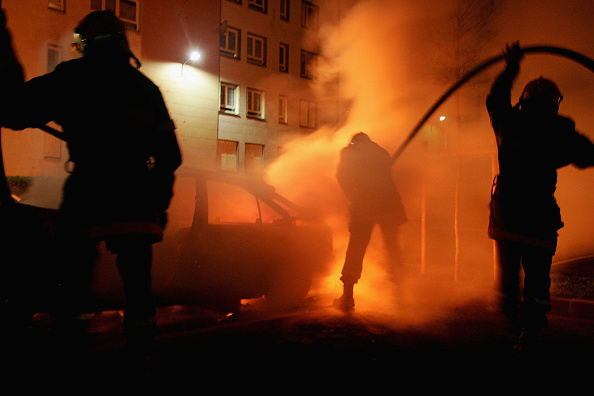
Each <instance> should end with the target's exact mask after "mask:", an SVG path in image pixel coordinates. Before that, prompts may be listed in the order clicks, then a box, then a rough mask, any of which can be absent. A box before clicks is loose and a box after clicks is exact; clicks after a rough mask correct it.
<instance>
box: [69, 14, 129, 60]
mask: <svg viewBox="0 0 594 396" xmlns="http://www.w3.org/2000/svg"><path fill="white" fill-rule="evenodd" d="M102 40H116V41H117V42H119V43H120V46H121V49H122V50H123V51H124V53H125V54H126V55H128V57H129V58H133V59H134V61H135V62H136V64H137V67H140V62H139V61H138V59H137V58H136V57H135V56H134V54H133V53H132V51H131V50H130V45H129V43H128V39H127V38H126V26H125V25H124V23H123V22H122V21H121V20H120V19H119V18H118V17H117V16H116V15H115V14H114V13H113V12H112V11H110V10H104V11H94V12H91V13H90V14H88V15H87V16H86V17H85V18H84V19H83V20H82V21H80V22H79V24H78V26H77V27H76V28H75V29H74V43H73V44H74V46H75V47H76V49H77V50H78V51H79V52H80V53H81V54H84V53H85V50H86V49H88V48H90V46H92V45H93V44H94V43H98V42H99V41H102Z"/></svg>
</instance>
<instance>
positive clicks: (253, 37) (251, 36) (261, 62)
mask: <svg viewBox="0 0 594 396" xmlns="http://www.w3.org/2000/svg"><path fill="white" fill-rule="evenodd" d="M250 41H251V43H250ZM256 42H260V46H261V52H262V53H261V56H257V55H256V54H254V52H255V50H256V45H255V44H256ZM266 46H267V43H266V37H264V36H260V35H258V34H255V33H248V34H247V48H246V58H247V62H248V63H250V64H253V65H256V66H263V67H266V52H267V51H266Z"/></svg>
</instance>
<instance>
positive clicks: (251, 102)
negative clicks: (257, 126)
mask: <svg viewBox="0 0 594 396" xmlns="http://www.w3.org/2000/svg"><path fill="white" fill-rule="evenodd" d="M256 95H258V97H257V98H256ZM245 103H246V105H245V108H246V116H247V117H249V118H255V119H258V120H264V119H265V116H266V115H265V111H264V110H265V104H266V97H265V92H264V91H262V90H261V89H256V88H247V89H246V101H245ZM256 104H257V107H256V106H255V105H256Z"/></svg>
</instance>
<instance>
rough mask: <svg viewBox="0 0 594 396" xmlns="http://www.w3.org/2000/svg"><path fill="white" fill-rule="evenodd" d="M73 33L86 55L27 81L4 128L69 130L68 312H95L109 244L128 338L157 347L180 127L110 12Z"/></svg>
mask: <svg viewBox="0 0 594 396" xmlns="http://www.w3.org/2000/svg"><path fill="white" fill-rule="evenodd" d="M75 32H76V34H75V39H76V41H77V43H78V49H79V51H80V52H81V53H82V54H83V56H82V57H81V58H78V59H73V60H69V61H66V62H63V63H61V64H59V65H58V66H57V67H56V69H55V70H54V71H53V72H50V73H48V74H45V75H42V76H39V77H36V78H33V79H31V80H30V81H28V82H26V83H25V82H22V81H21V82H22V84H21V85H20V86H19V87H18V88H13V91H14V92H11V95H5V98H6V97H7V96H9V98H10V99H9V100H4V101H3V103H2V109H1V110H0V111H1V112H2V113H1V116H0V122H1V123H2V126H5V127H8V128H12V129H16V130H22V129H24V128H27V127H36V126H42V125H45V124H46V123H48V122H50V121H55V122H56V123H58V124H60V125H61V126H62V128H63V131H64V132H63V133H64V136H65V140H66V141H67V145H68V151H69V155H70V161H69V164H70V166H69V167H70V168H71V174H70V175H69V177H68V179H67V181H66V182H65V185H64V189H63V199H62V202H61V205H60V208H59V210H58V215H57V241H58V243H59V247H60V253H61V254H63V258H64V260H62V261H63V262H64V267H63V269H62V273H61V279H62V286H63V287H62V289H63V290H64V296H65V298H64V299H63V301H62V302H63V305H62V309H63V310H64V311H65V312H66V313H69V312H80V311H81V310H84V309H85V307H87V306H86V305H85V304H87V303H88V298H89V289H88V286H89V283H90V278H91V272H92V268H93V263H94V261H95V258H96V256H97V246H98V245H97V243H98V242H99V241H105V244H106V247H107V249H108V250H110V251H111V252H112V253H114V254H117V258H116V263H117V267H118V270H119V272H120V275H121V277H122V280H123V283H124V291H125V295H126V311H125V316H124V334H125V336H126V337H127V338H128V341H129V342H130V343H131V344H134V343H137V344H138V345H140V344H145V343H147V342H149V343H150V340H151V339H152V337H153V336H154V335H155V334H156V330H157V327H156V319H155V301H154V297H153V293H152V287H151V264H152V244H153V243H155V242H158V241H160V240H161V239H162V235H163V228H164V227H165V224H166V212H165V211H166V210H167V208H168V205H169V201H170V199H171V197H172V187H173V181H174V175H173V172H174V171H175V170H176V168H177V167H178V166H179V165H180V164H181V154H180V150H179V146H178V143H177V138H176V135H175V126H174V124H173V122H172V120H171V118H170V116H169V114H168V110H167V108H166V106H165V103H164V101H163V98H162V95H161V93H160V91H159V89H158V87H157V86H156V85H154V84H153V83H152V82H151V81H150V80H149V79H148V78H147V77H145V76H144V75H143V74H142V73H141V72H140V71H139V70H137V67H139V66H140V62H138V59H136V57H135V56H134V55H133V54H132V52H131V51H130V48H129V46H128V40H127V38H126V34H125V27H124V24H123V23H122V22H121V21H120V20H119V19H118V18H117V17H116V16H115V15H114V14H113V13H112V12H110V11H96V12H92V13H90V14H89V15H87V16H86V17H85V18H84V19H83V20H82V21H81V22H80V24H79V25H78V26H77V27H76V29H75ZM131 60H132V61H134V62H135V63H136V67H134V66H133V65H132V64H131ZM3 70H4V72H5V73H6V71H7V70H10V69H7V68H3ZM3 78H7V77H6V76H3ZM21 80H22V78H21Z"/></svg>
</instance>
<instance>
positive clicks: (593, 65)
mask: <svg viewBox="0 0 594 396" xmlns="http://www.w3.org/2000/svg"><path fill="white" fill-rule="evenodd" d="M521 49H522V51H523V52H524V54H551V55H558V56H562V57H564V58H568V59H570V60H573V61H575V62H577V63H579V64H580V65H582V66H584V67H585V68H587V69H588V70H590V71H591V72H594V61H593V60H592V59H590V58H588V57H587V56H585V55H582V54H580V53H578V52H575V51H572V50H569V49H566V48H560V47H554V46H548V45H535V46H528V47H522V48H521ZM502 60H505V57H504V55H503V54H501V55H498V56H493V57H491V58H489V59H487V60H485V61H484V62H482V63H481V64H479V65H478V66H476V67H475V68H474V69H472V70H470V71H469V72H467V73H466V74H465V75H464V76H463V77H462V78H461V79H460V80H458V81H457V82H456V83H455V84H453V85H452V86H451V87H450V88H449V89H448V90H447V91H446V92H445V93H444V94H443V95H442V96H441V97H440V98H439V99H438V100H437V101H436V102H435V103H434V104H433V106H431V107H430V108H429V110H428V111H427V112H426V113H425V115H424V116H423V117H422V118H421V119H420V121H419V122H418V123H417V125H416V126H415V127H414V128H413V130H412V131H411V132H410V133H409V134H408V136H407V137H406V139H405V140H404V142H403V143H402V144H401V145H400V147H399V148H398V149H397V150H396V152H395V153H394V154H392V163H394V162H396V160H397V159H398V157H399V156H400V154H402V152H403V151H404V150H405V149H406V147H407V146H408V144H409V143H410V142H411V141H412V140H413V139H414V138H415V136H416V135H417V133H418V132H419V131H420V130H421V128H422V127H423V125H424V124H425V122H427V120H428V119H429V117H431V115H432V114H433V113H434V112H435V110H437V109H438V108H439V106H441V105H442V103H443V102H445V101H446V100H447V99H448V98H449V97H450V95H451V94H452V93H454V92H455V91H456V90H457V89H458V88H460V87H461V86H462V85H464V84H465V83H466V82H467V81H468V80H470V79H471V78H472V77H474V76H476V75H477V74H479V73H481V72H482V71H484V70H485V69H487V68H489V67H490V66H492V65H494V64H495V63H497V62H500V61H502Z"/></svg>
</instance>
